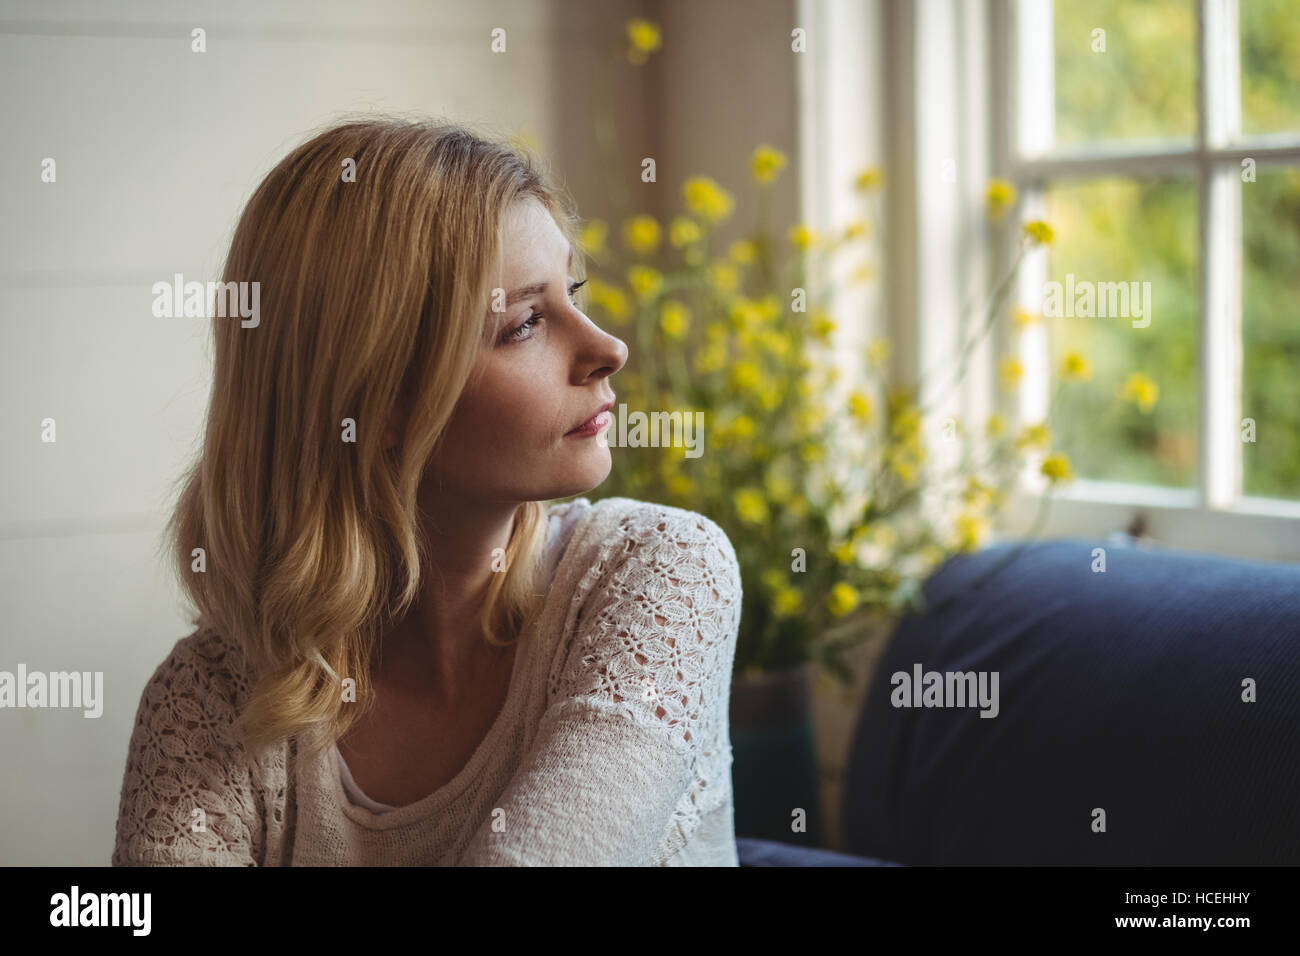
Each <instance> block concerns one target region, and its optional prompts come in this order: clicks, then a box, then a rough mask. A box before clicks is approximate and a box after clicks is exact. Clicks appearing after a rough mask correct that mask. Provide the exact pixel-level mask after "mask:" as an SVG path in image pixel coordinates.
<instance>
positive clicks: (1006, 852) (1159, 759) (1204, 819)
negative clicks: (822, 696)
mask: <svg viewBox="0 0 1300 956" xmlns="http://www.w3.org/2000/svg"><path fill="white" fill-rule="evenodd" d="M1101 546H1102V545H1100V544H1098V543H1096V542H1087V541H1068V540H1067V541H1053V542H1045V543H1038V544H1033V545H1029V546H1027V547H1024V548H1022V550H1021V551H1020V552H1019V553H1018V554H1012V552H1010V551H1009V550H1008V549H1009V548H1010V547H1012V546H1002V547H999V548H994V549H990V550H988V551H985V552H981V553H978V554H974V555H969V556H963V557H961V558H957V559H954V560H953V561H950V562H949V563H948V564H947V565H945V566H944V567H943V568H942V569H940V571H939V572H938V573H937V574H936V575H935V576H934V577H933V578H932V579H931V580H930V581H929V582H928V583H927V585H926V589H925V590H926V597H927V599H928V600H929V601H930V603H931V606H932V608H934V609H933V610H932V612H931V613H928V614H925V615H921V616H914V617H911V618H909V619H906V620H904V621H903V622H902V623H901V624H900V626H899V627H898V629H897V630H896V632H895V633H894V635H893V636H892V638H891V640H890V643H889V645H888V647H887V648H886V649H885V651H884V654H883V655H882V658H881V662H880V664H879V667H878V669H877V670H876V672H875V674H874V676H873V678H872V680H871V682H870V685H869V690H868V697H867V700H866V703H865V705H864V707H863V709H862V712H861V715H860V718H859V723H858V727H857V730H856V734H855V738H854V742H853V746H852V752H851V756H850V761H849V769H848V774H847V778H846V782H845V805H844V814H845V846H846V849H848V850H849V851H850V852H852V853H855V854H861V855H863V856H869V857H880V858H884V859H890V860H899V861H901V862H903V863H905V864H908V865H950V864H1075V865H1079V864H1082V865H1114V866H1130V865H1178V864H1185V865H1197V864H1217V865H1234V864H1237V865H1258V864H1282V863H1290V864H1295V863H1300V567H1297V566H1293V565H1283V564H1269V563H1262V562H1247V561H1239V560H1233V559H1228V558H1222V557H1218V556H1211V555H1201V554H1193V553H1187V552H1177V551H1169V550H1162V549H1146V548H1141V549H1139V548H1116V547H1114V546H1107V547H1106V570H1105V572H1104V573H1096V572H1094V571H1093V570H1092V566H1093V548H1095V547H1101ZM1009 557H1010V558H1011V559H1012V560H1011V561H1010V563H1006V561H1007V559H1008V558H1009ZM1003 565H1004V566H1003ZM990 572H996V573H993V574H992V576H991V577H989V574H990ZM981 579H983V580H981ZM940 605H943V606H940ZM916 664H920V665H922V668H923V671H927V672H928V671H938V672H949V671H953V672H959V671H975V672H980V671H986V672H989V674H990V675H991V674H992V673H993V672H996V673H997V674H998V684H997V688H998V694H997V697H998V713H997V716H996V717H981V716H980V711H979V708H978V707H969V706H968V707H964V708H959V707H947V708H927V707H902V706H894V702H893V701H891V696H892V695H894V694H895V692H896V691H899V693H901V690H900V687H901V684H900V683H895V682H894V678H893V675H894V674H895V673H899V672H906V673H907V674H908V675H909V676H910V675H912V674H913V673H914V665H916ZM1247 678H1250V679H1253V680H1254V681H1255V682H1256V693H1257V700H1256V702H1254V703H1247V702H1244V701H1243V699H1242V696H1243V680H1245V679H1247ZM987 686H988V688H989V689H990V690H991V689H992V684H991V683H990V684H989V685H987ZM913 700H914V699H913ZM987 709H988V710H989V711H990V712H991V707H990V708H987ZM1097 809H1101V810H1103V811H1104V813H1105V817H1104V825H1105V829H1104V832H1099V831H1098V830H1096V829H1095V824H1096V822H1097V821H1099V820H1100V817H1098V816H1097V815H1095V813H1094V811H1095V810H1097Z"/></svg>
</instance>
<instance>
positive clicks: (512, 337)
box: [505, 279, 587, 342]
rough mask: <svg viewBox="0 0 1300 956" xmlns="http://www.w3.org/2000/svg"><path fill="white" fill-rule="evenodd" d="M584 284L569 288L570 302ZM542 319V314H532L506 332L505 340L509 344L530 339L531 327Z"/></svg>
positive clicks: (579, 283)
mask: <svg viewBox="0 0 1300 956" xmlns="http://www.w3.org/2000/svg"><path fill="white" fill-rule="evenodd" d="M586 284H587V280H586V279H583V280H582V281H581V282H575V283H574V284H573V285H571V286H569V301H570V302H572V301H573V297H574V296H575V295H576V294H577V292H578V290H579V289H581V288H582V287H583V286H584V285H586ZM542 318H543V316H542V313H540V312H534V313H533V314H532V315H530V316H529V317H528V318H527V319H525V320H524V321H523V322H522V323H520V324H519V325H517V326H515V327H514V328H513V329H511V330H510V331H509V332H507V333H506V335H505V338H506V340H507V341H510V342H522V341H524V340H525V339H530V338H532V334H531V333H532V330H533V327H534V325H535V323H537V322H540V321H541V319H542Z"/></svg>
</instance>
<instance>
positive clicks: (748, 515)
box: [732, 488, 767, 524]
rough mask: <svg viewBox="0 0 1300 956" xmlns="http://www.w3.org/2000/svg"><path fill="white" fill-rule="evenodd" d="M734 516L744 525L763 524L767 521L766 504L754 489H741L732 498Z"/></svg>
mask: <svg viewBox="0 0 1300 956" xmlns="http://www.w3.org/2000/svg"><path fill="white" fill-rule="evenodd" d="M732 503H733V504H734V505H735V508H736V516H737V517H738V518H740V520H741V521H743V522H745V523H746V524H763V523H765V522H766V521H767V502H766V501H765V500H764V499H763V495H762V493H761V492H760V491H759V490H758V489H756V488H741V489H739V490H737V491H736V493H735V494H734V495H733V496H732Z"/></svg>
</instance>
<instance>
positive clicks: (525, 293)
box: [506, 245, 573, 308]
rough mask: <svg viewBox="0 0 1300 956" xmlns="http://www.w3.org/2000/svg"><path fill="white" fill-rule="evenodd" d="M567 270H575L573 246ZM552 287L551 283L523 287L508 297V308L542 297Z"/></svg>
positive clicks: (538, 283) (537, 283) (566, 266)
mask: <svg viewBox="0 0 1300 956" xmlns="http://www.w3.org/2000/svg"><path fill="white" fill-rule="evenodd" d="M565 268H566V269H571V268H573V246H572V245H570V246H569V261H568V263H567V264H566V265H565ZM550 287H551V283H550V282H534V283H533V284H532V285H526V286H521V287H520V288H518V289H515V291H514V292H511V293H510V294H509V295H507V296H506V308H509V307H510V306H512V305H514V304H515V303H516V302H518V301H520V300H521V299H526V298H528V297H529V296H532V295H541V294H542V293H543V292H545V291H546V290H547V289H549V288H550Z"/></svg>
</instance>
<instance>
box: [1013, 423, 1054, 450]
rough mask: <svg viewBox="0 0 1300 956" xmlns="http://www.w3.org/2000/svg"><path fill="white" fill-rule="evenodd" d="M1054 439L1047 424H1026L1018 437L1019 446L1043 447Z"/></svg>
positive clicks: (1017, 445) (1017, 443)
mask: <svg viewBox="0 0 1300 956" xmlns="http://www.w3.org/2000/svg"><path fill="white" fill-rule="evenodd" d="M1051 440H1052V433H1051V431H1050V430H1048V428H1047V426H1046V425H1026V426H1025V427H1024V428H1022V429H1021V430H1020V437H1019V438H1017V439H1016V447H1017V448H1043V447H1046V446H1047V444H1048V442H1050V441H1051Z"/></svg>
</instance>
